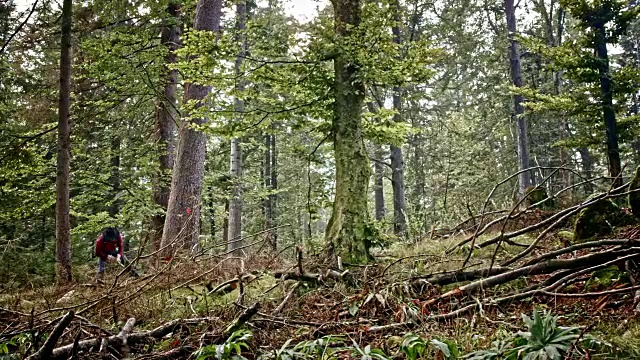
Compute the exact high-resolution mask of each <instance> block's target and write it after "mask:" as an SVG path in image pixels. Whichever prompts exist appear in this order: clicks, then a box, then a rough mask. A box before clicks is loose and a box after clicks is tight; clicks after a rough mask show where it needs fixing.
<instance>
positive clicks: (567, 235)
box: [557, 230, 575, 241]
mask: <svg viewBox="0 0 640 360" xmlns="http://www.w3.org/2000/svg"><path fill="white" fill-rule="evenodd" d="M557 235H558V237H559V238H561V239H562V240H568V241H571V240H573V238H574V236H575V235H574V234H573V233H572V232H571V231H566V230H563V231H558V234H557Z"/></svg>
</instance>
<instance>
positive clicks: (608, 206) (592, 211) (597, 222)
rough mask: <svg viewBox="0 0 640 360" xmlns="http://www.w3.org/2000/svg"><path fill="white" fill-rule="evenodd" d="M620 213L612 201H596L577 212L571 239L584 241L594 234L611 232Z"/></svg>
mask: <svg viewBox="0 0 640 360" xmlns="http://www.w3.org/2000/svg"><path fill="white" fill-rule="evenodd" d="M621 215H622V214H621V211H620V208H618V206H617V205H616V204H615V203H614V202H613V201H611V200H609V199H605V200H600V201H597V202H596V203H594V204H593V205H591V206H589V207H587V208H584V209H582V210H581V211H580V213H579V214H578V218H577V219H576V222H575V224H574V231H573V240H574V241H584V240H587V239H589V238H592V237H594V236H598V235H608V234H611V233H612V232H613V226H614V225H617V224H618V221H617V220H618V218H619V217H620V216H621Z"/></svg>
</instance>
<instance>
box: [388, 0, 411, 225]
mask: <svg viewBox="0 0 640 360" xmlns="http://www.w3.org/2000/svg"><path fill="white" fill-rule="evenodd" d="M394 7H395V10H394V15H393V18H394V24H393V27H392V29H391V30H392V33H393V42H394V43H395V44H397V45H401V44H402V36H401V35H400V20H401V19H400V2H399V1H398V0H395V1H394ZM401 94H402V89H401V88H399V87H394V88H393V109H394V110H395V114H394V115H393V121H395V122H401V121H402V95H401ZM389 150H390V153H391V157H390V159H391V188H392V189H393V232H394V234H396V236H398V237H401V238H406V237H407V218H406V216H405V215H406V214H405V195H404V156H403V154H402V148H401V147H399V146H395V145H391V146H390V147H389Z"/></svg>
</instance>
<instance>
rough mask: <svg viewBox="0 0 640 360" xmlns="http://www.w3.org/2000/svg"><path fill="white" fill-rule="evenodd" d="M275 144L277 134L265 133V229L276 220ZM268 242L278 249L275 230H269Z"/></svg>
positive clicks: (263, 203)
mask: <svg viewBox="0 0 640 360" xmlns="http://www.w3.org/2000/svg"><path fill="white" fill-rule="evenodd" d="M272 144H274V145H275V135H269V134H267V135H265V136H264V145H265V148H266V150H265V152H264V171H263V178H264V188H265V190H266V191H268V192H269V193H268V194H267V195H266V196H265V197H264V199H263V200H262V206H263V211H264V217H265V222H264V228H265V230H268V229H271V228H272V227H273V225H274V221H273V200H274V198H273V194H272V192H273V190H274V189H273V173H274V171H275V169H273V168H272V166H274V163H275V161H274V158H275V153H274V150H275V149H274V145H272ZM267 242H268V243H269V244H270V245H271V248H272V249H273V250H276V249H277V247H278V245H277V242H276V241H275V232H272V231H269V232H267Z"/></svg>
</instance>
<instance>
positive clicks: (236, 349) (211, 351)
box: [195, 329, 253, 360]
mask: <svg viewBox="0 0 640 360" xmlns="http://www.w3.org/2000/svg"><path fill="white" fill-rule="evenodd" d="M252 336H253V335H252V334H251V332H250V331H248V330H242V329H241V330H237V331H236V332H234V333H233V334H231V336H229V338H228V339H227V340H226V341H225V342H224V344H221V345H208V346H205V347H202V348H200V349H199V350H198V351H196V353H195V355H196V359H198V360H205V359H216V360H241V359H246V358H245V357H244V356H242V349H245V350H248V349H249V345H248V344H247V341H249V340H251V337H252Z"/></svg>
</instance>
